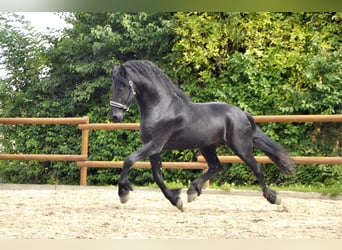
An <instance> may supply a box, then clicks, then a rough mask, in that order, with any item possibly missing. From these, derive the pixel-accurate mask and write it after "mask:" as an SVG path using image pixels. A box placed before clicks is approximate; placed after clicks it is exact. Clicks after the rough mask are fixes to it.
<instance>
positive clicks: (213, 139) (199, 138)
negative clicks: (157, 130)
mask: <svg viewBox="0 0 342 250" xmlns="http://www.w3.org/2000/svg"><path fill="white" fill-rule="evenodd" d="M223 134H224V132H223V131H222V130H221V129H216V130H211V131H203V130H201V129H198V130H196V129H195V130H194V129H188V130H184V132H181V133H179V134H177V135H174V136H172V137H171V138H170V140H169V141H168V142H167V143H166V145H165V146H164V149H165V150H174V149H178V150H184V149H194V148H201V147H205V146H209V145H219V144H222V143H223V137H224V136H223Z"/></svg>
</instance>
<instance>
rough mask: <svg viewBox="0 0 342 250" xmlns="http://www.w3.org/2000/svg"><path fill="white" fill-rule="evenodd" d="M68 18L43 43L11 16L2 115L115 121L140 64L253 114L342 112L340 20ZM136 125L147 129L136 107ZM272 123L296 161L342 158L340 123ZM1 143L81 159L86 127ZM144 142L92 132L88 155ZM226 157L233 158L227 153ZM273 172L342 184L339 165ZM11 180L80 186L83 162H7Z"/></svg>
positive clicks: (287, 16)
mask: <svg viewBox="0 0 342 250" xmlns="http://www.w3.org/2000/svg"><path fill="white" fill-rule="evenodd" d="M65 18H66V21H67V22H69V23H70V24H72V28H66V29H65V30H64V31H63V33H62V36H54V35H46V36H43V35H41V34H38V33H35V32H33V31H32V28H31V27H30V26H29V24H27V23H24V21H23V20H22V19H20V17H17V16H13V15H10V14H1V15H0V19H1V21H2V22H1V24H0V46H1V47H0V48H1V50H0V53H1V55H2V61H1V63H2V64H3V65H4V66H5V68H6V72H8V74H7V75H6V76H5V77H3V78H2V79H1V82H0V89H1V91H0V96H1V99H0V105H1V106H0V115H1V116H3V117H10V116H21V117H25V116H27V117H57V116H58V117H68V116H84V115H88V116H89V117H90V120H91V122H108V118H107V117H108V111H109V107H108V100H109V96H110V93H109V89H110V84H111V70H112V66H113V64H117V63H122V62H124V61H126V60H131V59H147V60H151V61H153V62H155V63H156V64H157V65H159V66H160V67H161V68H162V69H163V70H164V71H165V72H166V73H167V74H168V75H169V76H170V77H171V78H172V79H173V80H174V82H175V84H177V85H178V86H179V87H180V88H181V89H182V90H183V91H185V92H186V93H187V94H188V95H189V96H190V97H191V98H192V100H193V101H196V102H205V101H222V102H229V103H232V104H235V105H237V106H239V107H241V108H242V109H244V110H246V111H248V112H251V113H252V114H253V115H264V114H265V115H267V114H339V113H341V112H342V84H341V79H342V71H341V66H342V60H341V59H342V50H341V37H342V36H341V27H342V26H341V21H342V14H341V13H183V12H182V13H143V12H140V13H83V12H77V13H73V14H72V15H68V16H66V17H65ZM11 20H16V22H17V23H18V22H19V23H22V24H23V25H22V26H20V27H19V28H18V27H17V26H16V25H15V24H14V23H13V22H12V21H11ZM126 121H127V122H137V121H139V115H138V109H137V107H136V106H133V107H132V108H131V109H130V111H129V112H128V114H127V115H126ZM261 126H262V129H263V130H264V131H265V132H266V133H267V134H269V135H270V136H271V137H273V138H274V139H275V140H277V141H279V142H280V143H282V144H284V145H285V146H286V147H287V148H288V149H289V151H290V152H291V154H292V155H327V156H340V155H341V153H342V152H341V149H340V147H339V142H340V140H341V135H342V131H341V127H340V125H339V124H317V123H315V124H313V123H306V124H299V123H298V124H297V123H289V124H287V123H286V124H274V123H272V124H261ZM0 135H1V136H2V137H3V138H2V139H3V142H2V143H1V144H2V147H3V149H4V150H5V151H8V152H21V153H26V152H31V153H70V154H72V153H74V154H77V153H78V152H79V151H80V145H79V144H80V131H79V130H78V129H77V128H76V127H75V128H70V126H30V127H28V126H1V127H0ZM0 138H1V137H0ZM14 141H15V146H13V142H14ZM140 145H141V142H140V139H139V133H138V132H137V131H136V132H134V131H91V133H90V142H89V157H90V159H91V160H111V159H114V160H123V159H124V158H125V157H126V156H127V155H128V154H129V153H131V152H133V151H135V150H136V149H137V148H138V147H140ZM197 153H198V152H197V151H190V150H187V151H183V152H180V151H172V152H167V153H165V154H164V157H163V159H164V160H170V161H171V160H180V161H191V160H195V158H196V155H197ZM219 153H220V154H228V153H230V152H229V150H228V149H227V148H226V147H222V148H220V149H219ZM256 153H258V152H256ZM18 165H21V166H22V167H20V168H18V167H17V166H18ZM313 169H314V170H313ZM265 170H266V171H267V174H266V175H267V176H268V178H269V180H268V181H269V182H273V183H277V184H281V183H290V182H302V183H305V184H310V183H332V182H334V183H335V182H336V181H337V182H338V181H341V176H342V174H341V169H340V168H339V166H326V165H322V166H298V171H297V175H296V176H295V177H292V178H290V179H288V178H285V177H284V176H282V175H281V174H280V173H279V171H278V170H277V169H276V168H275V167H274V166H273V165H267V167H266V168H265ZM312 172H314V173H312ZM119 173H120V170H112V169H103V170H95V169H91V170H90V172H89V178H88V182H89V183H90V184H109V183H111V184H116V182H117V179H118V174H119ZM311 173H312V174H311ZM198 174H199V173H198V172H197V171H188V170H175V171H166V172H165V179H166V180H169V181H180V182H183V183H185V184H186V183H188V182H189V181H190V180H191V179H193V178H194V177H195V176H197V175H198ZM0 175H2V176H4V177H3V178H5V179H8V180H9V181H15V182H38V183H46V182H56V181H59V182H62V183H77V182H78V169H77V167H76V166H75V164H72V163H71V164H66V163H56V162H46V163H39V162H29V163H25V162H20V163H18V162H1V168H0ZM314 175H315V177H314ZM323 176H325V177H323ZM311 177H312V178H311ZM131 179H132V181H133V182H134V183H136V184H146V183H148V182H152V176H151V174H150V171H148V170H133V171H132V172H131ZM216 181H217V182H219V183H222V182H225V181H230V182H235V183H240V184H241V183H249V184H251V183H253V182H255V178H254V177H253V175H251V173H250V171H249V170H248V169H247V167H246V166H245V165H243V164H236V165H234V167H233V168H232V170H231V172H227V173H226V172H223V173H222V174H221V175H219V176H218V177H217V178H216Z"/></svg>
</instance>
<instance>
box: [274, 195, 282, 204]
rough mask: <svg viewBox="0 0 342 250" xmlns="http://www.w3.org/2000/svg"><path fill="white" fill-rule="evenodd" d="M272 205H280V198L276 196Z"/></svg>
mask: <svg viewBox="0 0 342 250" xmlns="http://www.w3.org/2000/svg"><path fill="white" fill-rule="evenodd" d="M274 204H277V205H280V204H281V198H280V197H278V196H277V198H276V200H275V202H274Z"/></svg>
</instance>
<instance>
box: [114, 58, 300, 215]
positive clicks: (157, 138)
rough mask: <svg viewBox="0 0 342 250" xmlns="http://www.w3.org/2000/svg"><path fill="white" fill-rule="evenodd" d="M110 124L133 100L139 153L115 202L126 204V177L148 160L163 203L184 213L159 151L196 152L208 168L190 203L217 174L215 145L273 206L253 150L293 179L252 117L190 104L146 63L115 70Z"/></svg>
mask: <svg viewBox="0 0 342 250" xmlns="http://www.w3.org/2000/svg"><path fill="white" fill-rule="evenodd" d="M112 80H113V83H112V89H111V91H112V97H111V102H110V106H111V110H110V119H111V121H114V122H121V121H122V120H123V117H124V112H125V111H127V110H128V109H129V106H130V104H131V103H132V101H133V99H134V97H135V98H136V100H137V102H138V105H139V110H140V115H141V122H140V134H141V139H142V142H143V144H144V145H143V147H142V148H140V149H139V150H138V151H136V152H134V153H133V154H131V155H129V156H128V157H127V158H126V159H125V161H124V164H123V168H122V172H121V176H120V179H119V191H118V192H119V197H120V201H121V202H122V203H125V202H127V200H128V195H129V192H130V190H132V187H131V185H130V183H129V181H128V172H129V169H130V168H131V166H132V165H133V164H134V163H135V162H136V161H138V160H141V159H143V158H146V157H149V159H150V162H151V165H152V172H153V177H154V180H155V181H156V183H157V184H158V186H159V187H160V189H161V190H162V192H163V194H164V195H165V197H166V198H167V199H168V200H169V201H170V202H171V203H172V204H173V205H174V206H176V207H177V208H178V209H180V210H183V203H182V200H181V198H180V197H179V194H180V190H172V189H168V188H167V187H166V186H165V184H164V181H163V177H162V172H161V169H162V161H161V157H160V153H161V151H162V150H174V149H178V150H183V149H194V148H199V150H200V152H201V153H202V155H203V156H204V158H205V159H206V161H207V163H208V167H209V169H208V171H207V172H206V173H205V174H203V175H202V176H200V177H199V178H197V179H196V180H194V181H193V182H192V183H191V186H190V188H189V189H188V191H187V194H188V202H191V201H193V200H194V199H196V197H197V196H199V195H200V194H201V190H202V186H203V184H204V183H205V182H206V181H208V180H209V179H210V177H211V176H212V175H213V174H214V173H216V172H217V171H218V170H220V169H221V168H222V167H221V164H220V162H219V160H218V158H217V155H216V148H217V146H218V145H221V144H227V145H228V146H229V147H230V148H231V149H232V150H233V152H234V153H235V154H236V155H238V156H239V157H240V158H241V159H242V160H243V161H244V162H246V163H247V164H248V166H250V168H251V169H252V170H253V172H254V173H255V175H256V177H257V180H258V182H259V184H260V185H261V188H262V191H263V195H264V197H265V198H266V199H267V200H268V201H269V202H270V203H272V204H280V202H281V201H280V198H279V197H277V194H276V193H275V192H274V191H273V190H271V189H269V188H268V187H267V185H266V183H265V179H264V175H263V171H262V167H261V165H260V164H259V163H258V162H257V161H256V159H255V158H254V156H253V148H254V147H255V148H258V149H261V150H262V151H263V152H264V153H265V154H266V155H267V156H269V157H270V159H272V161H273V162H274V163H276V164H277V165H278V166H279V167H280V169H281V170H282V171H283V172H284V173H286V174H291V173H292V169H293V168H292V164H291V163H292V160H291V158H290V157H289V155H288V153H287V152H286V150H285V149H284V148H283V147H282V146H281V145H280V144H279V143H277V142H275V141H274V140H272V139H271V138H270V137H268V136H267V135H266V134H264V133H263V132H262V131H261V130H260V129H259V127H258V126H257V125H256V124H255V122H254V120H253V118H252V116H251V115H250V114H249V113H247V112H245V111H242V110H241V109H239V108H238V107H236V106H234V105H231V104H227V103H214V102H213V103H193V102H191V100H190V99H189V98H188V97H187V96H186V95H185V94H184V93H183V92H182V91H181V90H180V89H179V88H177V87H176V86H175V85H174V84H173V83H172V82H171V80H170V79H169V78H168V76H167V75H166V74H165V73H163V72H162V71H161V70H160V69H159V68H158V67H157V66H156V65H155V64H153V63H151V62H149V61H127V62H125V63H124V64H122V65H119V66H114V69H113V79H112Z"/></svg>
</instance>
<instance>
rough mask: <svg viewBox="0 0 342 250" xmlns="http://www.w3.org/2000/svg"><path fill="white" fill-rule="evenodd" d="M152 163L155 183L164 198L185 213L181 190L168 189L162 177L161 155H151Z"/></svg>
mask: <svg viewBox="0 0 342 250" xmlns="http://www.w3.org/2000/svg"><path fill="white" fill-rule="evenodd" d="M150 162H151V165H152V173H153V178H154V180H155V182H156V183H157V184H158V186H159V187H160V189H161V191H162V192H163V194H164V196H165V197H166V198H167V199H168V200H169V201H170V202H171V204H172V205H174V206H176V207H177V208H178V209H179V210H181V211H183V202H182V199H181V198H180V197H179V195H180V191H181V189H168V188H167V187H166V185H165V184H164V180H163V175H162V171H161V170H162V162H161V158H160V153H158V154H155V155H151V156H150Z"/></svg>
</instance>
